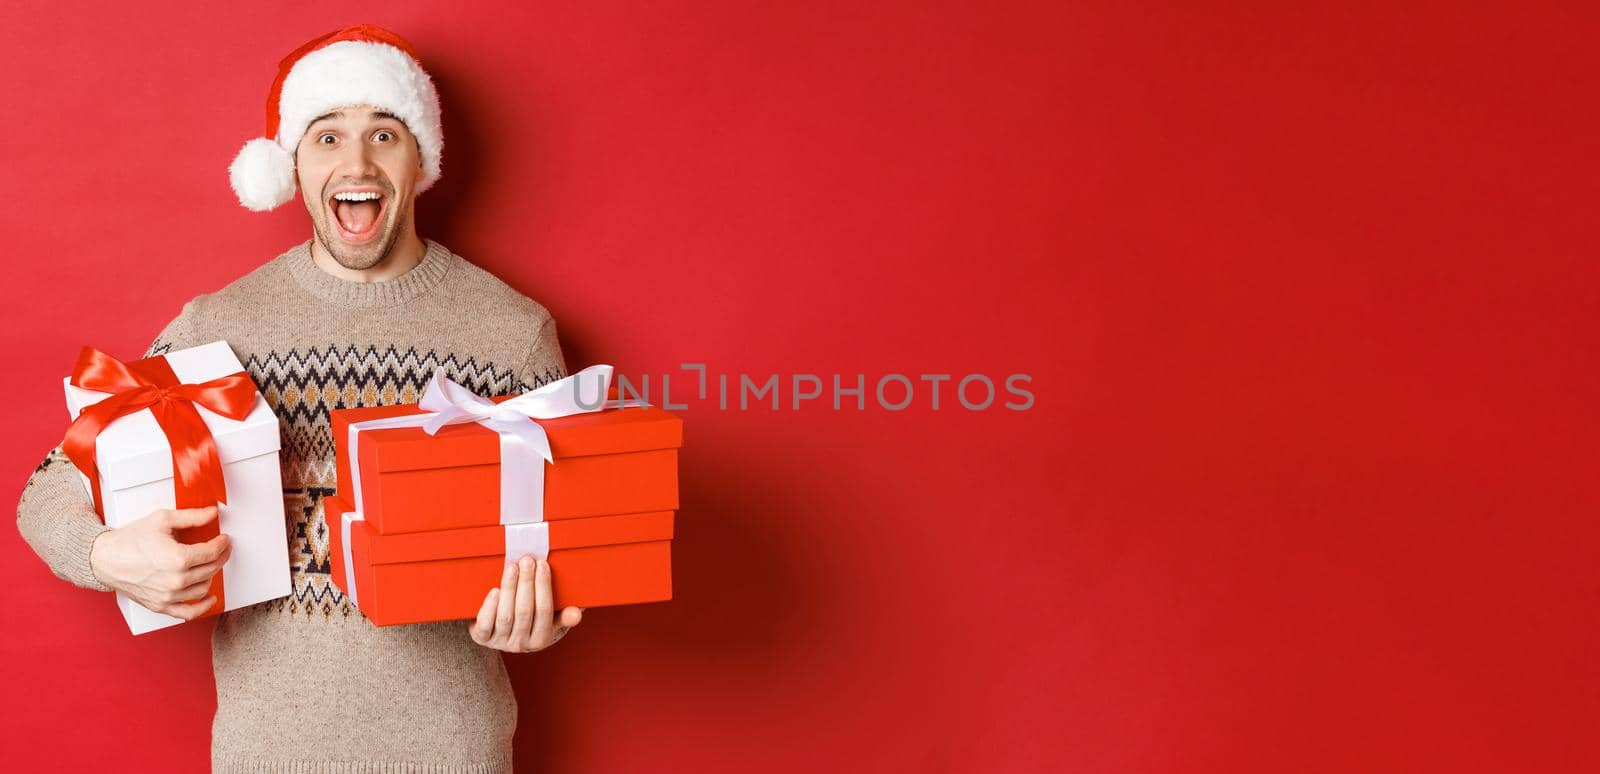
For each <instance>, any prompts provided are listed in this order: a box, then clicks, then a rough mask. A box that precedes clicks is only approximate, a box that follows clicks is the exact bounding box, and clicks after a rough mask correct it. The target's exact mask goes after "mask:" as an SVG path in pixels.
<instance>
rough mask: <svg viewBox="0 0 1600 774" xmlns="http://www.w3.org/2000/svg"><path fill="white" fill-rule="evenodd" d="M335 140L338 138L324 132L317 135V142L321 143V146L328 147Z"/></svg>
mask: <svg viewBox="0 0 1600 774" xmlns="http://www.w3.org/2000/svg"><path fill="white" fill-rule="evenodd" d="M337 140H338V138H336V137H334V136H333V133H332V132H326V133H323V134H320V135H317V142H318V143H321V144H322V145H330V144H332V143H333V142H335V141H337Z"/></svg>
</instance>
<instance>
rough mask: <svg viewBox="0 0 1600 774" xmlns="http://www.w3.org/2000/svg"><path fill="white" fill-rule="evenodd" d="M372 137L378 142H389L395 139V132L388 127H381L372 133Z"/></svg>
mask: <svg viewBox="0 0 1600 774" xmlns="http://www.w3.org/2000/svg"><path fill="white" fill-rule="evenodd" d="M372 139H374V140H376V141H378V142H388V141H390V140H393V139H394V132H391V131H389V130H388V129H379V130H378V131H376V132H374V133H373V134H372Z"/></svg>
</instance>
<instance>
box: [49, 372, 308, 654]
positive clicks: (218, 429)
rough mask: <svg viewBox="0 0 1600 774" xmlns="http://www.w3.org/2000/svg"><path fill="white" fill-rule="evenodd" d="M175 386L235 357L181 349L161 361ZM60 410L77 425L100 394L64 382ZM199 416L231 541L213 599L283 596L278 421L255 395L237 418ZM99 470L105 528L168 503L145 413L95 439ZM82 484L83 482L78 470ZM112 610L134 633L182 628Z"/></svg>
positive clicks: (167, 469)
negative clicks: (211, 445) (218, 465)
mask: <svg viewBox="0 0 1600 774" xmlns="http://www.w3.org/2000/svg"><path fill="white" fill-rule="evenodd" d="M164 357H165V358H166V361H167V364H168V365H169V366H171V368H172V371H173V373H174V374H176V375H177V377H178V381H179V382H182V383H184V384H197V383H200V382H206V381H210V380H212V379H216V378H219V377H223V376H227V375H229V374H233V373H238V372H239V371H243V370H244V367H243V366H242V365H240V364H239V358H237V357H236V356H234V354H233V349H232V348H230V347H229V346H228V343H227V342H225V341H214V342H211V343H210V344H203V345H201V346H198V347H190V348H189V349H182V350H178V351H176V352H169V353H167V354H166V355H165V356H164ZM65 384H66V392H67V410H68V411H69V412H71V414H72V418H73V419H77V417H78V412H80V411H82V410H83V408H84V407H85V406H89V405H92V404H95V403H98V402H100V401H102V400H104V399H106V398H107V397H110V396H109V395H108V394H107V393H103V392H96V391H94V390H85V389H81V388H78V387H74V386H72V380H71V377H68V378H67V379H66V380H65ZM195 408H196V409H197V410H198V411H199V412H200V418H201V419H202V420H204V421H205V423H206V428H207V429H209V430H210V431H211V436H212V438H213V439H215V441H216V446H217V456H218V457H219V458H220V459H221V462H222V476H223V483H224V485H225V486H226V487H227V490H228V502H227V503H226V504H219V505H218V506H217V510H218V518H219V519H220V520H221V524H220V525H219V526H220V528H221V530H222V532H223V533H225V534H227V535H228V538H229V540H230V542H231V543H232V545H233V553H232V555H231V556H229V557H228V561H227V562H225V563H223V565H222V596H223V600H224V603H225V604H226V609H228V610H233V609H235V608H239V607H244V606H246V605H253V604H255V603H257V602H264V601H266V600H269V599H277V598H278V597H282V596H286V595H288V594H289V538H288V532H287V527H286V523H285V519H284V511H283V480H282V473H281V471H280V469H279V467H278V418H277V416H276V415H274V414H273V413H272V409H271V408H270V407H268V406H267V402H266V400H264V399H263V398H262V397H261V396H259V395H258V396H256V403H255V406H254V407H253V408H252V409H251V411H250V414H249V416H246V417H245V418H244V419H243V420H242V421H234V420H232V419H228V418H227V417H223V416H219V415H217V414H215V413H213V412H212V411H210V410H209V409H207V408H205V407H204V406H201V405H199V404H195ZM95 460H96V464H97V465H98V466H99V468H100V497H101V500H102V504H103V506H104V510H105V513H104V514H103V515H104V516H105V522H106V525H107V526H109V527H122V526H126V525H127V524H129V523H131V522H134V521H136V520H138V519H141V518H144V517H145V516H147V515H149V514H150V513H151V512H152V511H155V510H159V509H162V508H173V507H176V503H177V497H176V493H175V492H174V489H173V473H172V449H171V446H170V445H169V444H168V443H167V436H166V434H165V433H164V432H162V430H161V427H160V425H158V424H156V419H155V415H154V414H152V413H151V412H150V409H143V410H140V411H138V412H135V413H132V414H128V415H127V416H124V417H121V418H119V419H117V420H116V421H114V422H112V423H111V424H109V425H107V426H106V427H105V429H104V430H102V431H101V433H100V435H99V436H98V438H97V439H96V442H95ZM79 477H80V478H82V479H83V484H84V488H85V489H87V488H89V479H88V477H87V476H84V475H82V473H81V472H80V474H79ZM117 606H118V607H120V608H121V609H122V617H123V618H125V619H127V621H128V628H129V629H131V630H133V633H134V634H144V633H145V632H149V631H154V630H156V629H163V628H166V627H168V626H172V625H173V624H180V623H183V622H184V621H183V619H181V618H174V617H172V616H169V615H163V614H161V613H156V612H152V611H151V610H149V609H147V608H145V607H144V606H143V605H140V604H139V603H137V602H134V601H133V600H131V599H128V598H127V597H126V596H124V595H123V594H122V593H121V592H118V593H117Z"/></svg>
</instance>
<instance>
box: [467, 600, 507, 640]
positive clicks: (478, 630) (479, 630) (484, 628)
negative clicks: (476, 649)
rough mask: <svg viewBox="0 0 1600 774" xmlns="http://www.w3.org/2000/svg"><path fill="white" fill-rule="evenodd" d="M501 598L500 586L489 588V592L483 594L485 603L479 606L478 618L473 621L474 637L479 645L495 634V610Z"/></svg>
mask: <svg viewBox="0 0 1600 774" xmlns="http://www.w3.org/2000/svg"><path fill="white" fill-rule="evenodd" d="M499 598H500V589H499V588H498V587H496V588H492V589H489V593H488V594H485V595H483V604H482V605H481V606H479V608H478V619H477V620H475V621H473V622H472V639H473V641H474V642H476V643H478V644H479V645H482V644H483V643H485V642H487V641H488V640H489V638H490V637H492V636H494V611H495V608H496V607H497V606H498V605H497V602H498V600H499Z"/></svg>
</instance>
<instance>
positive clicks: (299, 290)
mask: <svg viewBox="0 0 1600 774" xmlns="http://www.w3.org/2000/svg"><path fill="white" fill-rule="evenodd" d="M424 243H425V244H426V246H427V254H426V256H425V257H424V259H423V260H422V262H421V263H420V264H419V265H418V266H417V267H416V268H414V269H412V270H411V271H409V272H407V273H406V274H404V275H403V276H400V277H397V278H395V279H393V280H390V281H387V282H378V283H357V282H350V281H346V280H342V279H338V278H336V277H333V276H332V275H330V274H327V273H326V272H323V271H322V270H320V269H318V268H317V267H316V266H315V264H313V263H312V261H311V257H310V245H311V243H310V241H309V240H308V241H307V242H305V243H303V244H300V245H297V246H295V247H294V248H292V249H290V250H289V251H288V252H286V253H284V254H282V255H280V256H278V257H277V258H275V259H273V260H272V261H270V262H268V263H266V264H265V265H263V266H261V267H260V268H258V269H256V270H255V271H253V272H251V273H249V274H247V275H245V276H244V277H242V278H240V279H239V280H237V281H235V282H234V283H232V284H230V285H228V286H227V287H225V288H223V289H222V290H220V291H218V292H216V293H210V294H206V295H202V296H200V297H198V298H196V299H194V300H193V301H191V302H189V303H188V304H186V305H185V306H184V307H183V311H182V313H181V314H179V315H178V317H177V319H175V320H173V321H172V322H171V323H170V324H169V325H168V326H167V327H166V329H165V330H163V331H162V332H161V333H160V335H159V336H158V337H157V338H156V340H155V343H154V344H153V345H152V346H151V349H150V353H149V354H160V353H162V352H166V351H169V350H173V349H181V348H184V347H190V346H194V345H197V344H204V343H206V342H209V341H215V340H217V339H225V340H227V342H228V343H229V344H231V345H232V346H233V350H234V352H235V353H237V354H238V356H239V360H240V362H242V363H244V366H245V370H247V371H248V372H249V374H250V376H251V377H252V378H254V379H255V381H256V384H257V385H258V386H259V387H260V388H261V391H262V394H263V395H265V397H266V400H267V402H268V404H269V405H271V406H272V409H273V410H274V411H275V412H277V415H278V421H279V423H280V426H281V431H282V434H283V445H282V451H281V457H280V458H281V460H282V465H283V486H284V489H283V500H284V520H285V523H286V525H287V533H288V546H287V548H288V551H289V563H290V571H291V575H292V587H293V592H292V593H291V594H290V595H289V596H288V597H284V598H282V599H278V600H274V601H271V602H264V603H261V604H258V605H253V606H250V607H246V608H241V609H238V610H233V611H230V612H227V613H224V614H223V615H222V616H220V617H219V618H215V619H205V620H204V621H201V622H195V623H189V624H184V625H185V626H212V625H213V624H212V621H215V628H214V630H213V634H212V664H213V669H214V671H215V673H216V683H217V713H216V717H215V719H214V720H213V723H212V753H211V754H212V761H213V769H214V770H216V771H273V772H277V771H284V772H287V771H294V772H345V771H351V772H355V771H361V772H367V771H374V772H376V771H382V772H388V771H428V772H499V771H510V770H511V737H512V732H513V730H514V729H515V728H516V722H517V706H516V700H515V697H514V696H513V695H512V692H511V686H510V683H509V681H508V680H507V678H506V669H505V665H504V664H503V662H502V661H501V654H500V652H499V651H495V650H490V649H487V648H484V647H481V646H479V645H477V644H476V643H474V642H473V641H472V639H471V637H470V636H469V635H468V633H467V628H466V624H465V623H463V622H460V621H447V622H443V623H436V624H423V625H413V626H394V627H385V628H381V629H380V628H378V627H376V626H373V625H372V623H371V622H369V621H368V620H367V619H366V617H365V616H364V615H362V614H361V612H360V611H359V610H357V609H356V608H355V607H353V606H352V605H351V604H350V602H349V601H348V600H346V599H345V598H344V595H343V594H341V593H340V592H339V590H338V588H337V587H336V586H334V585H332V584H331V583H329V581H328V577H329V567H328V529H327V525H326V523H325V522H324V520H323V515H322V500H323V498H324V497H326V496H328V495H330V494H332V493H333V491H334V472H333V446H332V442H331V439H330V438H329V433H328V411H329V409H333V408H344V407H350V406H373V405H383V404H391V403H402V402H409V401H415V400H417V399H418V398H419V397H420V393H421V391H422V390H423V389H424V388H425V387H426V386H427V382H428V377H429V376H430V375H431V374H432V373H433V370H434V368H435V367H437V366H444V368H445V370H446V372H447V373H448V374H449V375H450V377H451V378H453V379H455V380H456V381H458V382H460V383H461V384H463V385H466V386H467V387H469V388H471V389H473V390H474V391H475V392H477V393H479V394H483V395H495V394H504V393H507V392H512V391H525V390H528V389H532V388H534V387H537V386H540V385H543V384H546V383H548V382H550V381H552V380H555V379H559V378H561V377H563V376H565V375H566V368H565V364H564V363H563V360H562V356H561V349H560V345H559V344H558V343H557V341H556V328H555V323H554V322H553V321H552V320H551V318H550V314H549V313H548V312H547V311H545V309H544V307H542V306H540V305H539V304H538V303H536V302H534V301H533V300H531V299H529V298H527V297H526V296H523V295H521V294H520V293H518V292H516V291H515V290H512V289H511V288H509V287H507V286H506V285H505V284H504V283H502V282H500V281H499V280H497V279H495V278H494V277H493V276H492V275H490V274H489V273H487V272H485V271H483V270H482V269H479V268H478V267H476V266H474V265H472V264H471V263H468V262H467V261H466V260H464V259H462V258H461V257H459V256H456V255H455V254H453V253H451V252H450V251H449V250H447V249H445V248H444V247H442V246H440V245H439V244H438V243H436V242H434V241H432V240H424ZM17 526H18V528H19V529H20V530H21V532H22V536H23V538H24V539H25V540H26V541H27V542H28V544H29V545H30V546H32V547H33V549H34V551H36V552H37V553H38V554H39V556H40V557H41V558H42V559H44V561H45V562H46V563H48V564H49V566H50V569H51V570H52V571H53V572H54V573H55V574H56V575H58V576H60V577H61V578H63V579H65V580H68V581H71V582H72V583H75V584H77V585H79V586H83V587H85V588H91V589H97V590H100V591H109V589H107V588H106V587H105V586H104V585H102V584H101V583H99V582H98V581H97V580H96V579H95V578H94V576H93V574H92V573H91V572H90V571H89V561H88V557H89V547H90V545H91V543H92V542H93V540H94V538H95V536H96V535H98V534H99V533H100V531H102V530H104V529H105V526H103V525H102V524H101V523H100V521H99V519H98V517H96V516H95V514H94V511H93V510H92V508H91V507H90V505H89V499H88V496H87V495H86V494H85V493H84V489H83V485H82V484H81V483H80V481H79V479H78V475H77V472H76V471H75V470H74V469H73V467H72V464H71V463H70V462H68V461H67V460H66V458H65V457H64V456H62V454H61V450H60V449H59V448H57V449H56V450H54V451H53V452H51V453H50V455H49V456H48V457H47V458H46V459H45V461H44V464H42V465H41V466H40V467H39V469H38V471H36V472H35V473H34V474H33V476H32V478H30V479H29V481H28V485H27V487H26V488H25V489H24V491H23V494H22V501H21V503H20V504H19V506H18V509H17ZM484 591H485V592H487V591H488V589H487V588H485V589H484ZM105 614H106V615H107V616H113V615H116V613H115V607H114V606H113V605H110V604H109V603H108V604H107V606H106V610H105Z"/></svg>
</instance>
